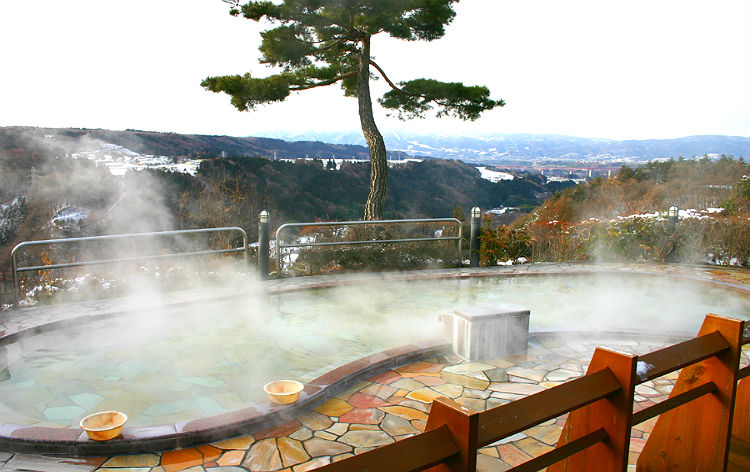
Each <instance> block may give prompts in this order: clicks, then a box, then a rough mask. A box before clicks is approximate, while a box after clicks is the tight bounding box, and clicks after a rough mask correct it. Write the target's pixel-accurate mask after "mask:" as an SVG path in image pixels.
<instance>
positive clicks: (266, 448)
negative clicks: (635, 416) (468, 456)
mask: <svg viewBox="0 0 750 472" xmlns="http://www.w3.org/2000/svg"><path fill="white" fill-rule="evenodd" d="M644 338H646V339H644ZM669 341H673V340H663V339H661V340H660V339H658V338H653V337H651V338H649V337H642V338H641V339H636V338H634V337H632V336H613V335H591V336H585V337H575V338H572V337H565V338H561V337H557V336H551V335H538V336H536V337H535V338H533V339H532V341H531V343H530V344H529V351H528V355H526V356H518V357H513V358H502V359H488V360H484V361H481V362H472V363H465V362H461V361H459V360H458V359H456V358H454V357H440V358H432V359H426V360H424V361H420V362H414V363H411V364H408V365H405V366H402V367H398V368H395V369H392V370H388V371H386V372H383V373H381V374H379V375H376V376H374V377H372V378H370V379H368V380H367V381H364V382H360V383H359V384H357V385H355V386H354V387H352V388H351V389H349V390H347V391H345V392H342V393H340V394H339V395H337V396H336V397H335V398H332V399H330V400H328V401H326V402H325V403H323V404H321V405H318V406H317V407H316V408H315V409H314V411H310V412H307V413H305V414H303V415H301V416H299V417H297V418H296V419H294V420H292V421H289V422H286V423H283V424H280V425H278V426H275V427H273V428H271V429H267V430H263V431H258V432H256V433H254V434H252V435H246V436H241V437H236V438H233V439H229V440H225V441H220V442H214V443H210V444H205V445H202V446H198V447H192V448H187V449H181V450H174V451H165V452H161V453H154V454H139V455H132V456H115V457H107V458H61V457H48V456H36V455H27V454H15V455H12V454H8V453H0V470H2V471H4V472H5V471H15V470H39V471H50V472H68V471H70V472H93V471H98V472H178V471H187V472H239V471H246V470H250V471H284V472H301V471H306V470H311V469H314V468H315V467H318V466H321V465H324V464H328V463H330V462H331V461H336V460H340V459H342V458H345V457H349V456H351V455H353V454H358V453H361V452H364V451H367V450H369V449H371V448H374V447H378V446H382V445H385V444H389V443H391V442H393V441H397V440H399V439H403V438H406V437H408V436H411V435H413V434H416V433H418V432H420V431H423V430H424V426H425V421H426V419H427V415H428V413H429V410H430V402H431V401H432V400H433V399H434V398H435V397H438V396H446V397H449V398H452V399H454V400H456V401H457V402H459V403H461V404H463V405H464V406H467V407H469V408H472V409H474V410H477V411H483V410H485V409H488V408H492V407H493V406H496V405H500V404H503V403H507V402H510V401H513V400H515V399H518V398H521V397H524V396H526V395H529V394H533V393H536V392H539V391H541V390H544V389H546V388H549V387H552V386H554V385H558V384H560V383H563V382H565V381H566V380H569V379H572V378H575V377H578V376H580V375H582V373H583V372H585V370H586V368H587V366H588V362H589V360H590V358H591V355H592V354H593V351H594V348H595V347H596V346H607V347H609V348H612V349H617V350H620V351H624V352H631V353H636V354H643V353H646V352H649V351H652V350H655V349H658V348H661V347H663V346H664V345H665V344H669ZM748 361H750V352H749V351H748V350H747V349H746V350H745V351H744V352H743V361H742V364H747V363H748ZM676 376H677V374H676V373H672V374H670V375H667V376H665V377H662V378H659V379H655V380H653V381H649V382H646V383H644V384H642V385H639V386H638V387H636V396H635V400H636V410H639V409H642V408H645V407H647V406H649V405H651V404H653V403H656V402H659V401H662V400H664V399H666V398H667V397H668V395H669V392H670V391H671V389H672V386H673V382H674V380H675V379H676ZM564 422H565V416H563V417H560V418H558V419H556V420H550V421H548V422H546V423H543V424H541V425H539V426H536V427H534V428H531V429H528V430H526V431H525V432H524V433H519V434H516V435H513V436H511V437H508V438H506V439H504V440H502V441H499V442H498V443H496V444H493V445H490V446H488V447H485V448H483V449H481V450H480V454H479V456H478V462H477V470H479V471H482V472H484V471H488V472H489V471H504V470H507V469H508V468H510V467H512V466H514V465H518V464H520V463H522V462H524V461H526V460H528V459H530V458H531V457H535V456H537V455H540V454H542V453H544V452H546V451H548V450H550V449H551V448H553V447H554V445H555V443H556V442H557V439H558V436H559V434H560V430H561V428H562V425H563V424H564ZM654 423H655V419H652V420H649V421H647V422H644V423H642V424H640V425H637V426H636V427H634V428H633V431H632V439H631V442H630V463H631V464H634V463H635V461H636V460H637V457H638V454H639V453H640V451H641V449H642V448H643V445H644V444H645V441H646V439H647V438H648V435H649V433H650V431H651V429H652V428H653V425H654Z"/></svg>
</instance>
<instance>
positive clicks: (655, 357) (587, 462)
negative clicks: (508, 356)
mask: <svg viewBox="0 0 750 472" xmlns="http://www.w3.org/2000/svg"><path fill="white" fill-rule="evenodd" d="M749 323H750V322H742V321H739V320H735V319H731V318H724V317H720V316H717V315H713V314H709V315H707V316H706V318H705V320H704V322H703V326H702V327H701V330H700V331H699V333H698V337H696V338H694V339H691V340H688V341H685V342H682V343H679V344H676V345H674V346H669V347H666V348H664V349H660V350H657V351H654V352H650V353H648V354H644V355H641V356H636V355H630V354H623V353H620V352H615V351H611V350H608V349H603V348H597V349H596V351H595V352H594V355H593V357H592V358H591V362H590V364H589V368H588V371H587V372H586V375H584V376H583V377H580V378H577V379H574V380H571V381H568V382H566V383H564V384H561V385H557V386H555V387H552V388H550V389H548V390H545V391H542V392H540V393H537V394H534V395H530V396H528V397H525V398H521V399H519V400H516V401H514V402H511V403H507V404H505V405H500V406H497V407H495V408H492V409H490V410H487V411H484V412H475V411H473V410H471V409H469V408H466V407H464V406H462V405H460V404H458V403H456V402H454V401H453V400H450V399H448V398H445V397H440V398H436V399H435V400H434V401H433V403H432V408H431V410H430V415H429V417H428V420H427V425H426V427H425V432H424V433H421V434H418V435H415V436H412V437H410V438H407V439H404V440H401V441H397V442H395V443H393V444H390V445H387V446H383V447H381V448H378V449H374V450H371V451H368V452H365V453H363V454H360V455H356V456H354V457H350V458H348V459H344V460H342V461H339V462H335V463H333V464H330V465H326V466H323V467H321V468H319V469H316V470H318V471H320V472H350V471H351V472H354V471H376V470H377V471H387V472H416V471H422V470H428V471H432V472H438V471H440V472H445V471H453V472H474V471H475V470H476V460H477V449H479V448H480V447H484V446H486V445H488V444H492V443H494V442H497V441H499V440H501V439H504V438H506V437H508V436H511V435H513V434H516V433H519V432H521V431H524V430H526V429H528V428H531V427H533V426H536V425H538V424H540V423H543V422H545V421H548V420H550V419H552V418H556V417H558V416H560V415H563V414H565V413H570V414H569V415H568V418H567V421H566V423H565V426H564V427H563V430H562V433H561V434H560V439H559V441H558V444H557V447H556V448H555V449H553V450H551V451H549V452H547V453H545V454H543V455H541V456H538V457H536V458H534V459H531V460H529V461H527V462H525V463H523V464H520V465H518V466H516V467H514V468H512V469H510V471H512V472H532V471H536V470H540V469H543V468H545V467H548V469H547V470H548V471H550V472H564V471H565V472H567V471H570V472H573V471H579V472H580V471H597V472H599V471H602V472H604V471H618V472H624V471H625V470H626V468H627V465H628V454H629V445H630V430H631V428H632V426H633V425H635V424H638V423H641V422H643V421H646V420H648V419H650V418H653V417H655V416H659V419H658V420H657V422H656V424H655V426H654V428H653V430H652V432H651V434H650V436H649V438H648V440H647V441H646V444H645V446H644V448H643V451H642V452H641V454H640V456H639V458H638V463H637V466H636V470H637V471H641V472H652V471H670V470H691V471H705V472H714V471H726V470H730V471H733V470H749V469H750V463H746V462H745V461H747V460H748V457H750V383H749V382H750V380H748V379H747V377H748V375H750V366H748V367H744V368H743V369H739V358H740V351H741V349H742V345H744V344H747V343H748V342H750V335H748V333H747V332H746V329H747V328H750V326H746V325H748V324H749ZM680 369H682V370H681V371H680V375H679V377H678V378H677V381H676V382H675V385H674V388H673V389H672V392H671V394H670V396H669V398H668V399H667V400H665V401H663V402H661V403H659V404H656V405H653V406H651V407H648V408H645V409H643V410H640V411H638V412H635V413H634V412H633V404H634V395H635V387H636V386H637V385H639V384H642V383H644V382H647V381H649V380H653V379H655V378H657V377H661V376H662V375H665V374H668V373H670V372H674V371H676V370H680ZM728 467H729V468H728ZM735 467H740V468H736V469H735Z"/></svg>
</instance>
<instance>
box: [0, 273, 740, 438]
mask: <svg viewBox="0 0 750 472" xmlns="http://www.w3.org/2000/svg"><path fill="white" fill-rule="evenodd" d="M493 302H503V303H514V304H519V305H524V306H527V307H529V308H530V309H531V319H530V324H531V329H532V330H540V329H554V330H558V329H565V330H583V331H595V330H599V329H608V330H612V329H620V328H624V329H628V330H642V331H643V332H644V333H649V334H656V333H658V332H660V331H672V332H674V331H683V332H688V333H695V332H697V330H698V328H699V326H700V323H701V321H702V320H703V317H704V316H705V314H706V313H709V312H713V313H717V314H722V315H727V316H733V317H738V318H746V317H747V313H748V312H749V311H750V299H749V297H748V295H747V294H743V293H738V292H734V291H730V290H727V289H723V288H720V287H716V286H711V285H707V284H703V283H697V282H689V281H684V280H680V279H676V278H669V277H647V276H638V275H634V274H626V277H617V278H615V277H614V276H609V275H593V274H586V275H571V274H564V275H544V276H517V277H498V278H469V279H432V280H428V281H410V282H406V281H397V280H391V281H387V280H386V281H383V282H381V283H372V282H368V283H367V284H363V285H350V286H338V287H334V288H330V289H322V290H307V291H300V292H288V293H284V294H281V295H273V296H255V297H248V299H247V300H245V301H244V302H241V303H239V302H237V301H236V300H227V301H225V302H221V303H211V304H203V305H195V306H193V307H190V308H185V307H179V308H178V307H174V308H170V309H168V310H165V311H164V312H160V313H140V314H137V315H134V314H129V315H124V316H122V317H120V318H117V319H109V320H98V321H93V322H92V321H80V322H79V325H77V326H70V327H66V328H62V329H59V330H56V331H53V332H46V333H41V334H35V335H28V336H24V337H21V338H19V339H18V340H17V341H15V342H13V343H8V344H4V345H0V398H2V401H0V419H1V420H0V421H2V422H5V423H14V424H23V425H45V426H71V425H73V426H75V425H77V423H78V421H79V420H80V419H81V418H82V417H84V416H86V415H87V414H89V413H91V412H93V411H100V410H110V409H111V410H119V411H123V412H125V413H126V414H127V415H128V417H129V418H130V421H129V422H128V425H129V426H150V425H158V424H167V423H173V422H180V421H187V420H190V419H194V418H196V417H201V416H208V415H214V414H218V413H221V412H224V411H227V410H232V409H239V408H243V407H246V406H251V405H253V404H257V403H260V402H264V401H265V398H264V397H265V394H264V392H263V388H262V387H263V385H264V384H265V383H266V382H268V381H270V380H275V379H281V378H288V379H297V380H299V381H302V382H307V381H310V380H312V379H314V378H315V377H317V376H319V375H321V374H323V373H325V372H327V371H329V370H331V369H332V368H334V367H337V366H339V365H342V364H344V363H347V362H349V361H352V360H354V359H357V358H359V357H362V356H364V355H367V354H370V353H373V352H377V351H381V350H384V349H386V348H389V347H393V346H398V345H403V344H408V343H411V342H415V341H422V340H429V339H435V338H437V337H439V336H440V332H441V325H440V324H439V322H438V316H437V315H438V314H439V313H441V312H445V311H448V310H452V309H453V307H457V306H466V305H469V304H473V303H477V304H479V303H481V304H485V303H489V304H491V303H493Z"/></svg>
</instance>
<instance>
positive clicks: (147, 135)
mask: <svg viewBox="0 0 750 472" xmlns="http://www.w3.org/2000/svg"><path fill="white" fill-rule="evenodd" d="M10 136H14V139H21V138H23V139H29V138H32V139H34V138H35V139H38V140H41V141H44V142H45V143H46V146H48V147H55V148H57V149H62V150H64V151H65V152H76V151H81V150H85V149H80V146H81V145H90V146H96V145H97V143H111V144H116V145H119V146H123V147H125V148H127V149H130V150H132V151H135V152H138V153H141V154H155V155H165V156H177V157H182V156H190V157H201V156H205V157H212V156H217V155H220V154H221V153H222V152H225V153H226V154H228V155H243V156H266V157H271V158H273V157H277V158H295V157H311V158H321V159H328V158H336V159H342V158H348V159H368V157H369V155H368V152H367V148H366V147H365V146H364V145H363V144H364V139H363V138H362V135H361V134H359V133H357V132H341V133H294V132H281V131H280V132H278V133H273V134H272V135H269V136H266V137H232V136H208V135H195V134H178V133H158V132H151V131H139V130H126V131H110V130H102V129H79V128H30V127H5V128H0V141H2V140H3V139H7V138H8V137H10ZM4 137H5V138H4ZM384 137H385V140H386V145H387V146H388V149H389V158H390V159H403V158H405V157H409V156H413V157H420V158H430V157H434V158H444V159H459V160H462V161H465V162H469V163H475V164H480V163H483V164H513V163H528V162H545V161H587V162H590V163H595V162H600V163H612V162H623V161H631V162H632V161H635V162H638V161H648V160H653V159H667V158H678V157H685V158H691V157H694V156H703V155H706V154H708V155H710V156H719V155H722V154H726V155H732V156H735V157H740V156H742V157H745V158H747V157H748V156H750V138H747V137H742V136H713V135H707V136H688V137H685V138H676V139H646V140H624V141H617V140H611V139H592V138H577V137H572V136H561V135H553V134H491V135H482V136H479V135H476V136H457V135H407V134H398V133H394V132H387V133H385V134H384ZM1 144H2V142H0V145H1ZM0 147H2V146H0Z"/></svg>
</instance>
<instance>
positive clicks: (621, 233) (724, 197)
mask: <svg viewBox="0 0 750 472" xmlns="http://www.w3.org/2000/svg"><path fill="white" fill-rule="evenodd" d="M671 206H676V207H678V208H679V209H680V212H679V218H678V219H677V220H676V221H672V220H670V219H668V218H667V209H668V208H669V207H671ZM749 220H750V166H749V165H748V163H747V162H745V161H744V160H742V159H740V160H735V159H730V158H727V157H723V158H720V159H718V160H711V159H707V158H702V159H695V160H694V159H690V160H686V159H680V160H669V161H663V162H650V163H647V164H645V165H643V166H640V167H637V168H635V169H632V168H630V167H627V166H625V167H622V168H621V169H620V171H619V172H618V174H617V175H616V176H615V177H613V178H611V179H602V178H596V179H593V180H591V181H589V182H587V183H581V184H579V185H578V186H576V187H575V188H571V189H566V190H563V191H561V192H558V193H556V194H555V195H554V196H553V197H552V198H550V199H549V200H547V201H546V202H545V203H544V205H542V206H540V207H539V208H538V209H536V210H535V211H533V212H532V213H530V214H529V215H528V216H527V217H525V218H524V219H522V220H519V221H517V222H516V223H515V224H514V225H513V227H512V228H501V229H500V230H498V231H489V230H486V231H485V249H486V251H485V255H486V262H487V263H494V262H495V261H497V260H505V259H508V258H514V257H520V256H523V257H533V258H534V260H622V259H624V260H662V261H663V260H674V261H682V262H691V263H717V264H731V265H738V266H750V221H749Z"/></svg>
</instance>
